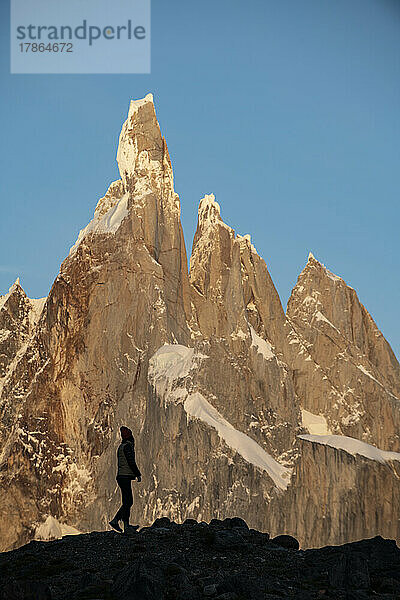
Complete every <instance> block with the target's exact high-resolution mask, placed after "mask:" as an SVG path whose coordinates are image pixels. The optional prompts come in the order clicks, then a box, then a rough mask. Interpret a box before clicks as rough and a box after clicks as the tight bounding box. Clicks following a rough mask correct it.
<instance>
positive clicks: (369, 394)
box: [0, 95, 400, 550]
mask: <svg viewBox="0 0 400 600" xmlns="http://www.w3.org/2000/svg"><path fill="white" fill-rule="evenodd" d="M117 161H118V166H119V170H120V176H121V178H120V179H119V180H118V181H116V182H114V183H112V184H111V185H110V187H109V189H108V191H107V193H106V194H105V196H104V197H103V198H101V199H100V200H99V202H98V204H97V207H96V210H95V213H94V217H93V219H92V221H91V222H90V223H89V224H88V225H87V227H85V228H84V229H83V230H82V231H81V232H80V234H79V236H78V239H77V241H76V243H75V244H74V246H73V247H72V248H71V251H70V253H69V255H68V257H67V258H66V259H65V260H64V262H63V263H62V265H61V268H60V272H59V274H58V276H57V278H56V280H55V281H54V283H53V286H52V288H51V290H50V293H49V295H48V297H47V299H46V301H45V302H44V301H31V300H29V299H28V298H27V297H26V295H25V293H24V292H23V290H22V288H21V287H20V286H19V285H18V284H17V283H16V284H15V285H14V286H13V287H12V288H11V290H10V292H9V294H7V295H6V296H5V297H1V298H0V327H1V334H0V335H1V337H0V369H2V370H1V373H0V376H1V380H0V382H1V390H0V409H1V415H0V416H1V422H0V432H1V437H0V444H1V445H0V451H1V454H0V513H1V515H2V519H1V520H0V540H1V548H0V549H3V550H4V549H7V548H12V547H16V546H18V545H21V544H22V543H24V542H26V541H27V540H28V539H31V538H33V537H43V532H45V531H47V530H48V528H49V527H50V525H51V529H52V530H54V531H55V530H57V531H58V532H60V531H61V532H68V531H69V532H71V531H87V530H91V529H93V528H96V529H104V528H106V527H107V523H108V520H109V518H110V516H111V514H112V512H113V511H114V510H115V509H116V507H117V505H118V502H119V493H118V489H117V486H116V482H115V451H116V447H117V444H118V439H119V426H120V425H122V424H125V425H126V424H127V425H129V426H130V427H131V428H132V430H133V432H134V435H135V439H136V444H137V460H138V464H139V466H140V469H141V471H142V473H143V481H142V483H141V484H138V485H136V484H135V485H134V490H135V491H134V507H133V510H132V517H133V520H134V521H137V522H140V523H141V524H142V525H144V524H146V523H149V522H152V521H153V520H154V519H155V518H157V517H162V516H169V517H172V518H174V519H175V520H177V521H183V520H184V519H186V518H188V517H191V518H195V519H198V520H202V519H205V520H210V519H211V518H213V517H218V518H224V517H226V516H231V515H233V514H239V515H240V516H242V517H244V518H246V520H247V522H248V523H249V524H250V525H251V526H253V527H257V528H259V529H267V530H268V531H269V532H270V533H271V535H278V534H294V535H296V537H298V539H299V540H300V543H301V544H302V545H303V546H304V545H307V546H319V545H322V544H324V543H339V542H340V543H342V542H347V541H351V540H354V539H358V538H360V537H368V536H372V535H376V534H381V533H382V534H384V535H387V536H389V537H396V539H399V530H398V521H397V514H398V509H399V465H400V462H399V460H400V452H399V451H400V447H399V434H398V431H399V400H398V398H399V393H400V377H399V365H398V363H397V361H396V358H395V357H394V354H393V352H392V351H391V349H390V347H389V345H388V344H387V342H386V341H385V339H384V338H383V336H382V334H381V333H380V332H379V330H378V329H377V327H376V325H375V324H374V322H373V320H372V318H371V317H370V316H369V315H368V313H367V311H366V310H365V308H364V307H363V306H362V305H361V304H360V302H359V301H358V298H357V295H356V293H355V292H354V290H352V289H351V288H349V286H347V285H346V284H345V283H344V282H343V281H342V280H341V279H340V278H339V277H336V276H334V275H332V274H331V273H329V271H327V270H326V268H325V267H324V266H323V265H321V264H320V263H319V262H318V261H316V260H315V259H314V258H313V257H310V259H309V261H308V264H307V266H306V268H305V269H304V271H303V272H302V274H301V275H300V277H299V280H298V283H297V285H296V286H295V288H294V290H293V293H292V296H291V299H290V301H289V305H288V311H287V315H286V316H285V314H284V311H283V308H282V305H281V302H280V299H279V296H278V294H277V291H276V289H275V287H274V284H273V282H272V280H271V277H270V275H269V273H268V269H267V266H266V264H265V262H264V260H263V259H262V258H261V257H260V256H259V255H258V254H257V251H256V249H255V248H254V246H253V245H252V244H251V240H250V236H240V235H237V234H236V233H235V232H234V231H233V229H232V228H231V227H229V226H228V225H226V224H225V223H224V222H223V220H222V218H221V214H220V208H219V205H218V204H217V202H216V201H215V198H214V196H213V195H208V196H205V198H203V199H202V200H201V202H200V206H199V217H198V226H197V231H196V235H195V238H194V242H193V250H192V256H191V259H190V270H189V271H188V267H187V256H186V250H185V243H184V239H183V233H182V226H181V221H180V203H179V198H178V196H177V194H176V193H175V191H174V184H173V173H172V167H171V161H170V157H169V154H168V149H167V145H166V142H165V140H164V138H163V137H162V135H161V131H160V127H159V124H158V122H157V118H156V115H155V110H154V104H153V99H152V96H151V95H148V96H146V98H144V99H143V100H138V101H133V102H132V103H131V105H130V108H129V113H128V118H127V120H126V121H125V123H124V125H123V128H122V131H121V135H120V140H119V147H118V153H117ZM382 505H384V507H385V508H384V510H381V507H382ZM374 515H376V516H375V517H374ZM71 527H72V528H73V529H71Z"/></svg>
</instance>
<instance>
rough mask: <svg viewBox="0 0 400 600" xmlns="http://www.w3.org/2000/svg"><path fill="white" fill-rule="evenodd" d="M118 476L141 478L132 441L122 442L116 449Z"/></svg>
mask: <svg viewBox="0 0 400 600" xmlns="http://www.w3.org/2000/svg"><path fill="white" fill-rule="evenodd" d="M117 457H118V473H117V477H118V476H124V477H131V478H132V479H135V478H136V477H141V474H140V471H139V469H138V466H137V464H136V460H135V446H134V444H133V441H132V440H123V441H122V442H121V444H120V445H119V447H118V451H117Z"/></svg>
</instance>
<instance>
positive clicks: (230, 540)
mask: <svg viewBox="0 0 400 600" xmlns="http://www.w3.org/2000/svg"><path fill="white" fill-rule="evenodd" d="M214 544H215V546H216V547H217V548H219V549H220V550H228V551H229V550H232V549H233V548H237V547H239V546H243V545H244V544H245V541H244V539H243V537H242V536H241V535H240V533H239V532H238V531H235V530H231V531H229V530H228V531H227V530H221V531H216V532H215V538H214Z"/></svg>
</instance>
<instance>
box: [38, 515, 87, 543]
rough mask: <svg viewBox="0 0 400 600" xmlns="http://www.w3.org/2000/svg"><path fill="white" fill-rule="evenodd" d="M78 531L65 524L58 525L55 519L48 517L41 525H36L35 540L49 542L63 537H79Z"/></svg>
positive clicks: (79, 532)
mask: <svg viewBox="0 0 400 600" xmlns="http://www.w3.org/2000/svg"><path fill="white" fill-rule="evenodd" d="M81 533H82V531H79V530H78V529H76V528H75V527H72V526H71V525H67V524H66V523H59V521H57V519H56V518H55V517H53V516H51V515H49V516H48V517H47V518H46V520H45V521H44V522H43V523H40V524H39V525H37V527H36V529H35V538H34V539H35V540H41V541H50V540H57V539H59V538H62V537H63V536H64V535H80V534H81Z"/></svg>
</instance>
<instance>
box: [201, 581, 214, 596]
mask: <svg viewBox="0 0 400 600" xmlns="http://www.w3.org/2000/svg"><path fill="white" fill-rule="evenodd" d="M203 594H204V595H205V596H215V595H216V594H217V586H216V585H215V583H213V584H211V585H207V586H206V587H205V588H203Z"/></svg>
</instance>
